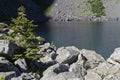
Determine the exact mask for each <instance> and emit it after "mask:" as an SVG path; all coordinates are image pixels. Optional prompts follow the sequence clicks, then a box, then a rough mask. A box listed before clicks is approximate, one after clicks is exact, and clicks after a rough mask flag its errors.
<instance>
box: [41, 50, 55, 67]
mask: <svg viewBox="0 0 120 80" xmlns="http://www.w3.org/2000/svg"><path fill="white" fill-rule="evenodd" d="M55 58H56V53H55V52H54V51H52V52H51V53H48V54H46V55H45V56H44V57H42V58H40V61H41V62H42V63H44V64H46V65H47V66H51V65H53V64H56V63H57V62H56V61H55Z"/></svg>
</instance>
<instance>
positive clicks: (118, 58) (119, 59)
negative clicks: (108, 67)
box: [107, 48, 120, 67]
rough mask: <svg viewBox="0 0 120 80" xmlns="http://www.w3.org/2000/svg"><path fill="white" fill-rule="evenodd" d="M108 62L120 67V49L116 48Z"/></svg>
mask: <svg viewBox="0 0 120 80" xmlns="http://www.w3.org/2000/svg"><path fill="white" fill-rule="evenodd" d="M107 61H108V62H109V63H112V64H115V65H118V66H119V67H120V48H116V49H115V50H114V52H113V53H112V54H111V56H110V58H108V59H107Z"/></svg>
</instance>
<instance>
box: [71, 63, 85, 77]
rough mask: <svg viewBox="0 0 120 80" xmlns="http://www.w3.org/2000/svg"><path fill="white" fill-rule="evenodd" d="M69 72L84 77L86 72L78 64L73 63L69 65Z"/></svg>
mask: <svg viewBox="0 0 120 80" xmlns="http://www.w3.org/2000/svg"><path fill="white" fill-rule="evenodd" d="M69 72H74V73H75V74H76V75H79V76H85V75H86V73H87V71H86V70H85V69H84V68H83V66H81V65H80V64H77V63H73V64H72V65H70V68H69Z"/></svg>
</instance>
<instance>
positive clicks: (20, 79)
mask: <svg viewBox="0 0 120 80" xmlns="http://www.w3.org/2000/svg"><path fill="white" fill-rule="evenodd" d="M11 80H23V78H22V77H21V76H19V77H13V78H12V79H11Z"/></svg>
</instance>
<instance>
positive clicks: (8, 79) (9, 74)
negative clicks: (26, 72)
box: [0, 71, 16, 80]
mask: <svg viewBox="0 0 120 80" xmlns="http://www.w3.org/2000/svg"><path fill="white" fill-rule="evenodd" d="M13 77H16V73H15V72H14V71H11V72H0V78H3V79H4V80H11V78H13Z"/></svg>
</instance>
